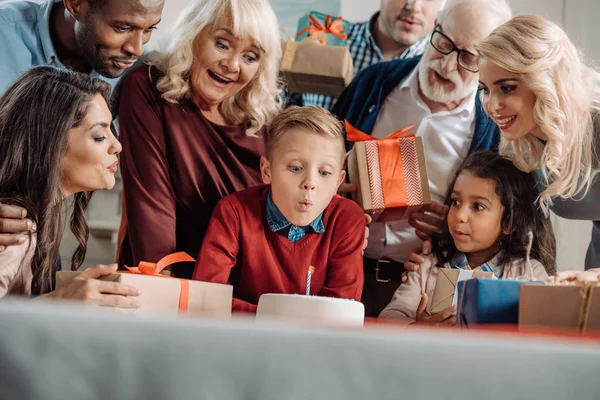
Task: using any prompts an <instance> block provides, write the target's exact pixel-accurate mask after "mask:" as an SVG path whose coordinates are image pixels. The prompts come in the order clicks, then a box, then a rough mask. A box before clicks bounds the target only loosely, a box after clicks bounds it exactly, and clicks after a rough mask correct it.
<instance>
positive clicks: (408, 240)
mask: <svg viewBox="0 0 600 400" xmlns="http://www.w3.org/2000/svg"><path fill="white" fill-rule="evenodd" d="M476 95H477V91H476V90H474V91H473V94H472V95H470V96H469V97H468V98H467V99H466V100H465V101H463V102H462V103H461V104H460V105H459V106H458V107H457V108H456V109H454V110H452V111H440V112H436V113H432V112H431V110H430V109H429V107H428V106H427V104H425V102H424V101H423V100H422V98H421V96H420V95H419V91H418V66H417V67H416V68H415V69H414V70H413V71H412V72H411V73H410V74H409V75H408V76H407V77H406V78H405V79H404V80H403V81H402V83H401V84H400V85H399V86H398V87H396V88H395V89H394V90H393V91H392V92H391V93H390V95H389V96H388V97H387V98H386V99H385V101H384V103H383V105H382V108H381V111H380V112H379V116H378V117H377V122H376V123H375V127H374V128H373V132H372V136H374V137H377V138H385V137H386V136H388V135H390V134H391V133H394V132H396V131H397V130H399V129H402V128H405V127H407V126H409V125H415V128H413V130H412V132H415V133H416V135H417V136H420V137H421V138H423V147H424V150H425V158H426V160H427V174H428V177H429V190H430V192H431V199H432V200H436V201H439V202H443V201H444V199H445V196H446V192H447V190H448V186H449V185H450V183H451V181H452V178H453V176H454V173H455V171H456V170H457V169H458V167H459V166H460V163H461V162H462V161H463V160H464V159H465V157H466V156H467V154H468V152H469V147H470V145H471V140H472V139H473V134H474V132H475V96H476ZM369 230H370V235H369V246H368V247H367V249H366V251H365V257H368V258H373V259H381V258H389V259H392V260H395V261H399V262H405V261H406V258H407V257H408V254H409V253H410V252H411V250H412V249H413V248H415V247H419V246H420V245H421V243H422V242H421V240H420V239H419V238H418V237H417V235H416V234H415V230H414V228H412V227H411V226H410V225H409V224H408V221H407V220H402V221H396V222H388V223H372V224H371V225H370V226H369Z"/></svg>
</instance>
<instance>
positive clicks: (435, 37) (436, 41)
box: [431, 25, 479, 73]
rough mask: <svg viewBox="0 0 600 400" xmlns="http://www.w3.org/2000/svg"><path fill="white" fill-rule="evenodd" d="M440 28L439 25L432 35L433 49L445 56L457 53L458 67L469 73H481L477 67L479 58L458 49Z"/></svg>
mask: <svg viewBox="0 0 600 400" xmlns="http://www.w3.org/2000/svg"><path fill="white" fill-rule="evenodd" d="M439 28H440V26H439V25H437V26H436V27H435V29H434V30H433V33H432V34H431V45H432V46H433V48H434V49H436V50H437V51H438V52H440V53H441V54H443V55H445V56H447V55H448V54H451V53H452V52H453V51H456V61H457V62H458V65H460V66H461V67H463V68H464V69H466V70H467V71H469V72H473V73H477V72H479V67H478V65H477V61H478V60H479V57H478V56H476V55H475V54H473V53H471V52H469V51H467V50H463V49H459V48H458V47H456V45H455V44H454V42H453V41H452V40H451V39H450V38H449V37H448V36H446V35H444V34H443V33H442V32H440V30H439Z"/></svg>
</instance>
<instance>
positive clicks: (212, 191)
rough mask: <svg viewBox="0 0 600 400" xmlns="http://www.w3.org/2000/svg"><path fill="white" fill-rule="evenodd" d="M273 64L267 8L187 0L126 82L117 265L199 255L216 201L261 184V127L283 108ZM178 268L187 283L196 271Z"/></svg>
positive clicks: (275, 36) (273, 26)
mask: <svg viewBox="0 0 600 400" xmlns="http://www.w3.org/2000/svg"><path fill="white" fill-rule="evenodd" d="M280 58H281V47H280V39H279V26H278V23H277V18H276V16H275V14H274V12H273V10H272V8H271V6H270V5H269V2H268V0H191V1H190V3H189V4H188V6H187V7H186V8H185V9H184V10H183V11H182V13H181V15H180V17H179V19H178V21H177V22H176V24H175V26H174V28H173V31H172V33H171V35H170V38H169V41H168V43H167V45H166V47H165V50H164V51H160V52H156V53H153V54H151V55H150V57H149V61H148V64H149V65H146V66H143V67H141V68H139V69H137V70H134V71H132V72H131V73H129V74H128V76H127V77H126V79H125V81H124V84H123V87H122V93H121V98H120V107H119V123H120V135H121V136H120V139H121V141H122V144H123V153H122V157H121V165H122V175H123V196H124V200H125V201H124V205H125V210H124V212H123V220H122V224H121V225H122V226H121V232H120V249H119V262H120V264H121V265H123V264H125V265H135V264H137V263H138V262H139V261H142V260H146V261H158V260H159V259H160V258H162V257H163V256H165V255H168V254H170V253H172V252H174V251H185V252H187V253H189V254H190V255H192V256H194V257H195V256H197V254H198V251H199V249H200V245H201V243H202V239H203V237H204V233H205V232H206V229H207V226H208V222H209V220H210V217H211V214H212V211H213V209H214V207H215V205H216V204H217V202H218V201H219V199H221V198H222V197H223V196H226V195H228V194H231V193H234V192H236V191H238V190H240V189H244V188H247V187H249V186H253V185H256V184H258V183H260V182H261V175H260V169H259V165H260V157H261V155H263V154H264V143H263V139H262V133H263V126H264V125H265V124H266V123H267V122H268V121H269V120H270V119H271V118H272V117H273V116H274V115H275V114H276V113H277V112H278V111H279V110H280V107H281V105H280V96H279V94H280V87H279V85H278V78H277V73H278V64H279V60H280ZM183 267H184V268H183V270H180V271H179V272H176V275H178V276H184V277H191V274H192V272H193V268H194V266H193V265H192V264H191V265H189V266H183Z"/></svg>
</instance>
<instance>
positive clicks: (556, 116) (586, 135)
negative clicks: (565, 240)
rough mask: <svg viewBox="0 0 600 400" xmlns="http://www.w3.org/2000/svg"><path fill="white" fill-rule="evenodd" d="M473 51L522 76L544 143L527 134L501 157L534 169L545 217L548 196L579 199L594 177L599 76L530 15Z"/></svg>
mask: <svg viewBox="0 0 600 400" xmlns="http://www.w3.org/2000/svg"><path fill="white" fill-rule="evenodd" d="M475 48H476V49H477V50H478V51H479V53H480V55H481V56H482V57H484V58H486V59H488V60H490V61H492V62H493V63H494V64H496V65H498V66H499V67H501V68H503V69H505V70H507V71H509V72H512V73H514V74H518V75H520V76H521V78H522V81H523V83H524V85H525V86H526V87H527V88H529V89H530V90H531V91H532V92H533V94H534V96H535V105H534V109H533V114H534V120H535V123H536V124H537V126H538V127H539V129H540V131H541V132H542V133H543V136H544V139H545V140H546V143H545V144H543V143H542V142H541V141H540V140H538V139H537V138H536V137H535V136H533V135H532V134H530V133H529V134H527V135H525V136H524V137H522V138H520V139H518V140H516V141H513V142H509V141H507V140H505V139H502V140H501V142H500V152H501V153H502V154H504V155H508V156H510V157H511V158H512V159H513V162H514V163H515V165H516V166H517V167H518V168H520V169H521V170H523V171H525V172H530V171H532V170H534V169H536V168H539V169H540V171H541V173H542V175H543V178H544V181H545V183H546V184H549V185H548V187H546V189H545V190H544V191H543V192H542V193H541V195H540V206H541V207H542V210H543V211H544V213H545V214H548V211H549V207H550V206H551V205H552V198H553V197H560V198H563V199H566V198H575V197H576V196H578V195H580V196H581V197H583V196H584V195H585V194H586V193H587V191H588V190H589V188H590V185H591V183H592V180H593V178H594V176H595V174H596V172H597V171H596V170H595V168H594V167H593V163H594V162H595V152H594V149H593V134H594V132H593V117H594V114H596V112H597V111H598V106H599V104H600V91H599V84H600V74H599V73H598V72H597V71H596V70H594V69H592V68H589V67H587V66H586V65H585V64H584V63H583V61H582V59H581V56H580V54H579V52H578V51H577V49H576V48H575V46H574V45H573V44H572V43H571V42H570V41H569V38H568V37H567V35H566V33H565V32H564V31H563V30H562V29H561V28H560V27H559V26H557V25H556V24H554V23H552V22H550V21H548V20H546V19H544V18H542V17H539V16H535V15H522V16H518V17H515V18H513V19H511V20H510V21H508V22H507V23H505V24H504V25H502V26H500V27H498V28H496V29H495V30H494V31H493V32H492V33H491V34H490V35H489V36H488V37H487V38H486V39H485V40H484V41H482V42H481V43H479V44H478V45H477V46H475Z"/></svg>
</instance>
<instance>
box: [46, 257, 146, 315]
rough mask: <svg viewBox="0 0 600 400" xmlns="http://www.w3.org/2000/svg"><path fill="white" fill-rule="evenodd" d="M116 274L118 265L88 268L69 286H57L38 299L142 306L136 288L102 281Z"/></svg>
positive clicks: (108, 305)
mask: <svg viewBox="0 0 600 400" xmlns="http://www.w3.org/2000/svg"><path fill="white" fill-rule="evenodd" d="M115 272H117V264H112V265H97V266H95V267H94V268H88V269H87V270H85V271H84V272H82V273H81V274H78V275H77V276H76V277H74V278H73V279H72V280H71V281H70V282H68V283H67V284H65V285H60V286H58V285H57V288H56V290H55V291H53V292H50V293H48V294H46V295H43V296H39V297H37V299H44V298H57V299H65V300H79V301H84V302H87V303H94V304H97V305H100V306H105V307H120V308H138V307H139V306H140V304H139V301H138V299H137V297H138V296H139V295H140V291H139V290H138V289H137V288H136V287H134V286H132V285H127V284H124V283H120V282H107V281H104V280H101V278H103V277H105V276H109V275H111V274H114V273H115Z"/></svg>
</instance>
